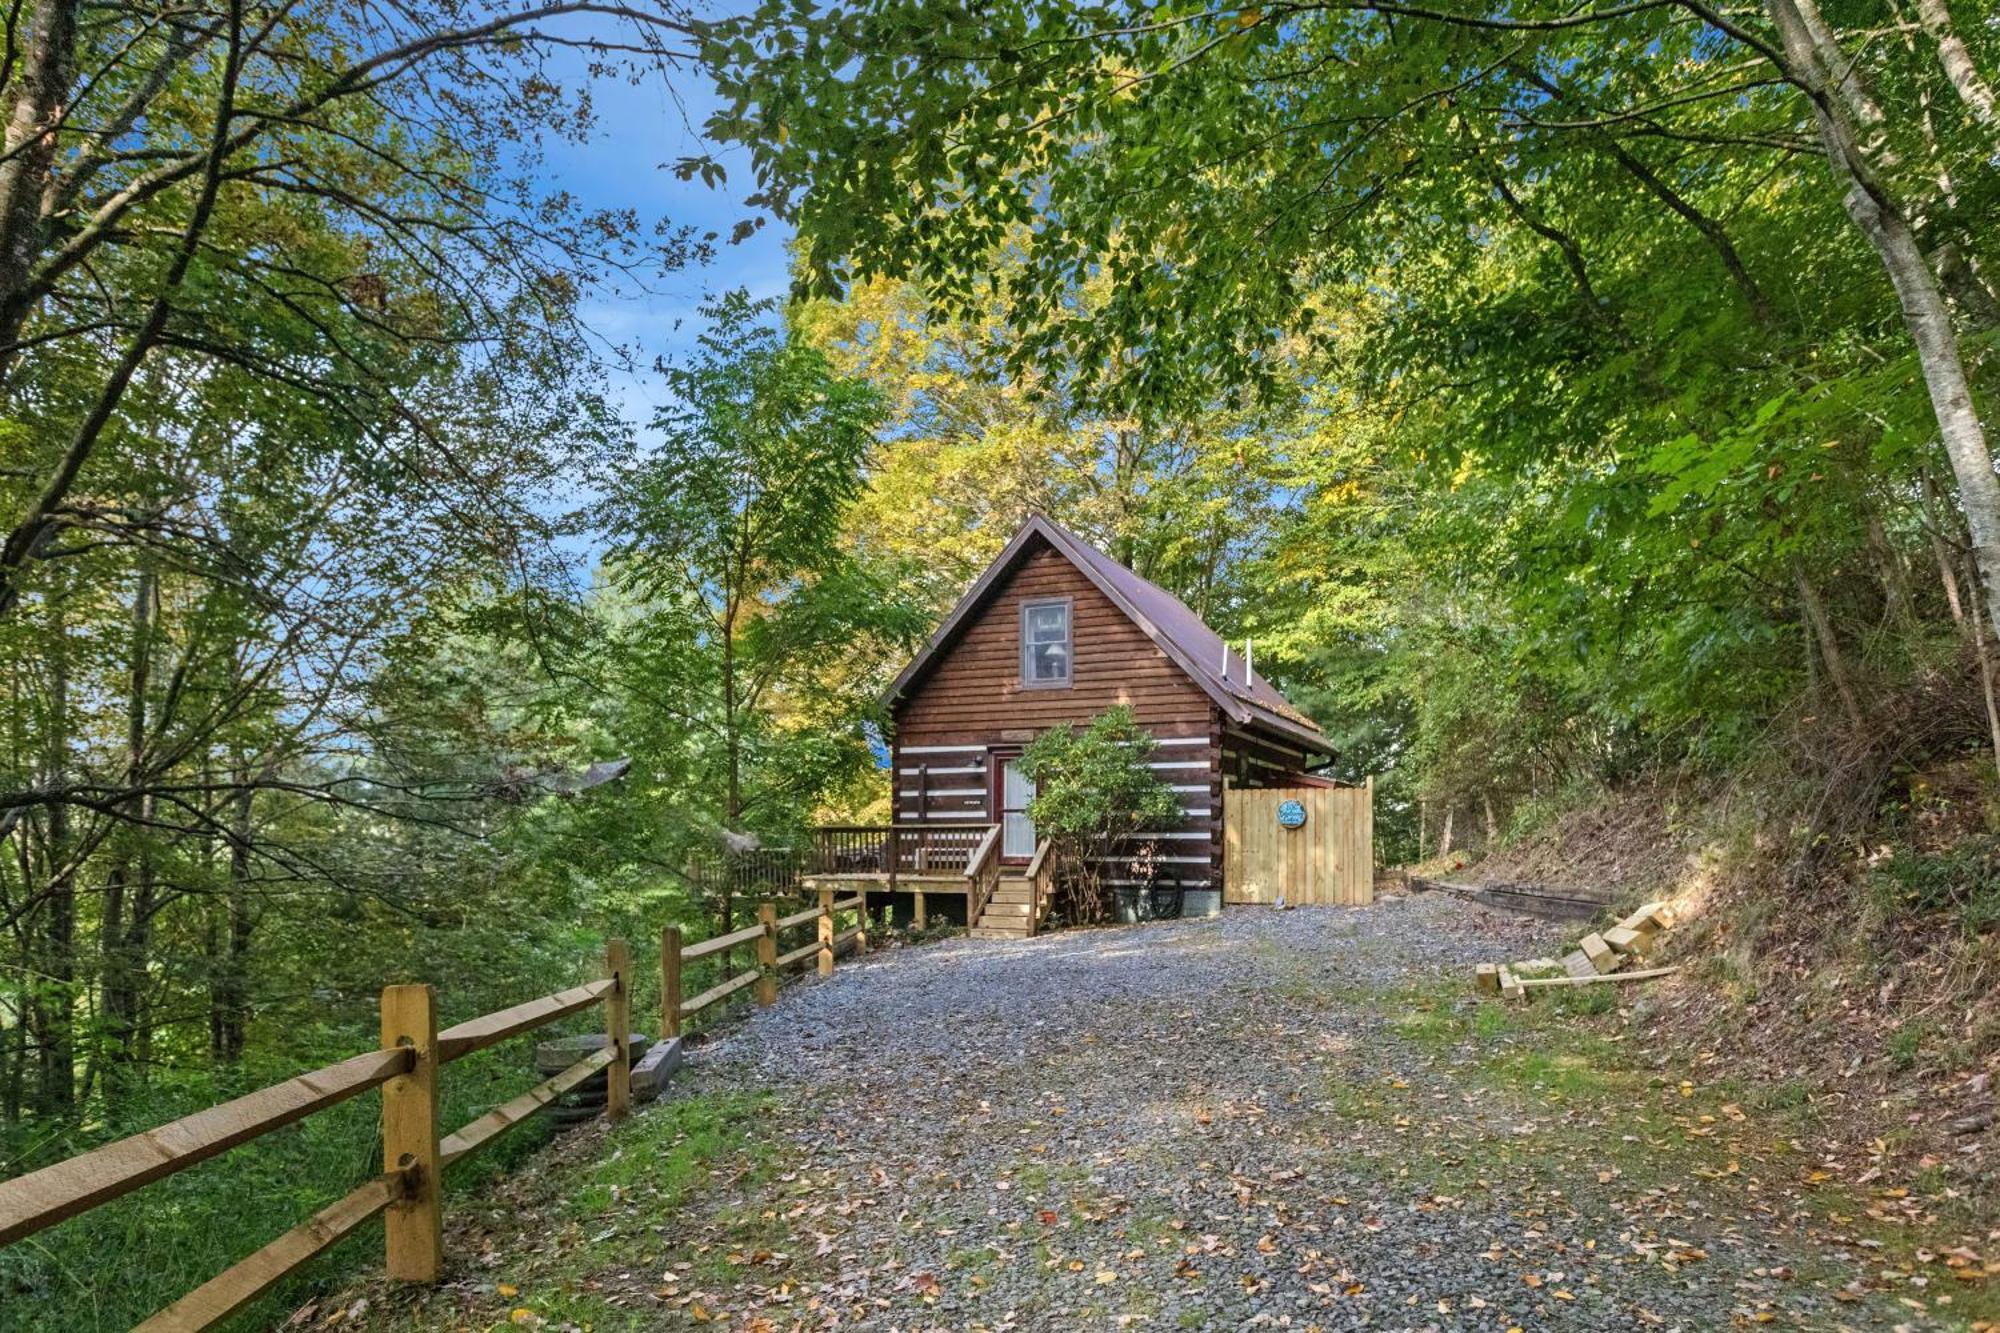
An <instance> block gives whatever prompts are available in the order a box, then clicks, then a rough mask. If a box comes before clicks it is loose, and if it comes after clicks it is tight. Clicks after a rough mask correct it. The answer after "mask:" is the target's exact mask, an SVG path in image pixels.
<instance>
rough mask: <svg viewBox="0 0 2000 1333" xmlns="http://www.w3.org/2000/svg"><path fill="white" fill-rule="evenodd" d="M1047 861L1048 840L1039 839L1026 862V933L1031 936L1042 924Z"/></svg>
mask: <svg viewBox="0 0 2000 1333" xmlns="http://www.w3.org/2000/svg"><path fill="white" fill-rule="evenodd" d="M1048 859H1049V840H1048V839H1047V838H1043V839H1041V840H1040V841H1039V842H1037V843H1036V844H1035V854H1034V856H1033V857H1032V858H1031V859H1030V860H1029V862H1028V933H1029V934H1030V935H1033V934H1034V933H1035V931H1036V930H1037V929H1038V928H1039V927H1040V926H1041V923H1042V896H1043V894H1042V890H1043V881H1044V880H1046V879H1047V878H1048V874H1047V869H1046V865H1045V863H1046V862H1047V861H1048Z"/></svg>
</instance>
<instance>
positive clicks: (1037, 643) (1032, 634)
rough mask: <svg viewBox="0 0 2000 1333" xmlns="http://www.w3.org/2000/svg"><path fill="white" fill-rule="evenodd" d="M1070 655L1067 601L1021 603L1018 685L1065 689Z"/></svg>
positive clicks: (1067, 682) (1068, 675) (1065, 599)
mask: <svg viewBox="0 0 2000 1333" xmlns="http://www.w3.org/2000/svg"><path fill="white" fill-rule="evenodd" d="M1071 655H1072V654H1071V644H1070V638H1069V599H1068V598H1064V599H1062V600H1061V601H1056V602H1025V603H1023V604H1022V606H1021V684H1022V685H1024V686H1040V687H1043V688H1053V687H1059V686H1064V685H1068V684H1069V677H1070V659H1071Z"/></svg>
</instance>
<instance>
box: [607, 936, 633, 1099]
mask: <svg viewBox="0 0 2000 1333" xmlns="http://www.w3.org/2000/svg"><path fill="white" fill-rule="evenodd" d="M604 963H605V966H606V967H607V968H608V969H609V970H610V972H611V992H610V994H608V995H606V996H605V997H604V1028H605V1034H606V1035H607V1036H609V1037H610V1038H611V1063H610V1064H608V1065H606V1066H605V1067H604V1113H605V1114H606V1115H608V1116H610V1117H611V1118H612V1119H613V1120H623V1119H624V1118H625V1117H626V1116H628V1115H630V1114H631V1113H632V950H631V949H630V948H628V947H626V944H625V941H624V940H611V941H610V942H608V943H607V944H606V945H605V946H604Z"/></svg>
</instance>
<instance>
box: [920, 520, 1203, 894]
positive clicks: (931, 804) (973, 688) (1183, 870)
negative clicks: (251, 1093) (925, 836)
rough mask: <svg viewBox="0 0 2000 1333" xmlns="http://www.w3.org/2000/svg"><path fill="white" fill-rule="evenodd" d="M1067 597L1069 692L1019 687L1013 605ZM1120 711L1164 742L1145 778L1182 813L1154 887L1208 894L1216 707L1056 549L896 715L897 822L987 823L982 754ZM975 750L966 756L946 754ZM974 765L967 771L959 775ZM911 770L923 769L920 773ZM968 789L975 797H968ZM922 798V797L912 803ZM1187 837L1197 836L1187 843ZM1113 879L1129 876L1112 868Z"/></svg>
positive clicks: (1031, 565) (986, 765) (1009, 588)
mask: <svg viewBox="0 0 2000 1333" xmlns="http://www.w3.org/2000/svg"><path fill="white" fill-rule="evenodd" d="M1058 597H1067V598H1069V599H1070V606H1071V611H1070V643H1071V647H1072V648H1073V650H1074V651H1075V654H1076V658H1075V662H1074V664H1073V668H1072V672H1071V683H1070V685H1069V687H1068V688H1067V689H1059V690H1051V689H1027V690H1024V689H1022V688H1021V682H1020V646H1021V640H1020V623H1021V603H1022V602H1023V601H1041V600H1043V599H1045V598H1058ZM1117 704H1125V705H1127V706H1128V707H1130V708H1131V709H1132V712H1133V716H1134V717H1136V718H1137V719H1138V721H1139V723H1140V725H1142V726H1144V727H1145V728H1146V729H1147V730H1148V731H1150V732H1152V733H1153V735H1154V736H1155V737H1157V738H1159V739H1161V740H1163V741H1172V742H1173V743H1172V744H1164V745H1161V746H1160V747H1159V748H1158V750H1156V751H1155V752H1154V754H1153V757H1152V762H1153V764H1154V765H1155V768H1154V773H1155V775H1156V776H1157V777H1158V778H1159V779H1160V781H1161V782H1163V783H1165V784H1167V785H1168V786H1169V787H1174V788H1178V789H1180V790H1177V791H1176V792H1175V796H1176V797H1177V798H1178V799H1179V801H1180V803H1181V808H1182V809H1184V810H1190V811H1199V812H1205V813H1197V814H1190V815H1189V816H1187V817H1186V818H1185V819H1183V820H1182V821H1180V822H1179V823H1177V824H1175V825H1173V826H1172V827H1171V828H1170V829H1168V830H1163V831H1165V832H1171V833H1173V834H1175V835H1176V836H1174V837H1169V838H1161V839H1159V840H1158V841H1159V853H1160V855H1161V856H1163V857H1172V858H1179V859H1174V860H1167V861H1163V862H1161V863H1160V866H1159V872H1160V878H1161V879H1162V880H1163V881H1165V882H1167V883H1180V884H1186V885H1189V886H1191V887H1192V886H1197V885H1199V886H1204V887H1205V886H1207V885H1209V884H1210V883H1212V882H1213V880H1214V876H1215V873H1216V870H1217V868H1218V867H1219V866H1220V865H1221V860H1220V858H1221V855H1222V780H1223V774H1222V771H1221V769H1220V768H1219V766H1218V763H1217V760H1218V758H1219V756H1220V754H1221V750H1220V746H1219V741H1220V734H1221V733H1220V730H1219V723H1218V718H1217V715H1216V712H1215V707H1214V705H1213V704H1212V703H1211V702H1210V700H1209V698H1208V696H1207V695H1205V694H1203V693H1202V692H1201V691H1200V690H1199V689H1198V688H1196V686H1195V685H1194V683H1193V682H1192V681H1190V680H1188V678H1187V677H1186V676H1185V675H1184V674H1183V673H1182V672H1181V669H1180V668H1179V667H1177V666H1175V665H1174V663H1173V662H1172V660H1171V659H1169V658H1168V657H1167V655H1166V654H1165V653H1163V652H1161V651H1160V650H1159V649H1158V648H1156V647H1155V646H1154V645H1153V642H1152V640H1150V639H1148V638H1147V637H1146V635H1145V634H1144V633H1143V632H1142V631H1141V630H1140V629H1139V627H1138V626H1137V625H1134V624H1133V623H1132V622H1131V621H1130V620H1128V619H1126V617H1125V614H1124V613H1123V612H1122V611H1120V610H1118V608H1117V607H1115V606H1113V605H1112V604H1111V601H1110V599H1109V598H1107V597H1105V596H1104V594H1102V593H1100V592H1099V591H1097V589H1096V587H1095V586H1094V585H1093V584H1092V583H1091V582H1090V580H1088V579H1086V578H1085V577H1084V576H1083V575H1082V574H1080V573H1078V572H1077V570H1076V568H1075V567H1074V566H1072V565H1071V564H1070V563H1069V562H1068V561H1067V560H1064V559H1063V558H1062V557H1061V556H1059V555H1056V554H1055V553H1054V552H1053V551H1049V550H1042V551H1039V552H1037V553H1035V554H1034V555H1031V556H1029V557H1028V558H1027V559H1026V560H1025V561H1023V562H1022V564H1021V567H1020V568H1019V569H1017V570H1016V571H1015V572H1014V574H1013V576H1012V577H1010V578H1009V579H1007V580H1006V581H1005V582H1004V583H1003V584H1002V585H1001V586H1000V587H999V588H998V589H996V590H995V592H994V595H993V598H992V600H990V601H989V602H988V603H987V604H986V606H985V607H984V608H983V609H982V610H981V611H980V612H979V613H978V614H977V615H976V616H974V617H973V618H972V620H971V621H970V622H969V623H968V624H967V626H966V627H965V629H964V631H963V632H962V633H961V634H960V636H959V638H958V640H957V642H955V643H953V644H950V645H948V646H947V647H945V648H944V649H942V650H940V651H939V653H938V654H937V656H936V657H935V658H934V659H933V660H932V665H931V669H930V670H929V671H928V672H926V673H925V674H924V676H923V678H922V679H921V680H919V681H917V682H916V684H915V685H914V686H912V687H911V692H910V694H909V696H908V697H907V698H905V699H903V700H901V701H899V702H898V705H897V708H896V726H895V733H894V734H895V740H894V744H893V745H892V747H891V751H890V756H891V763H892V764H893V765H894V769H895V792H896V802H895V809H896V818H897V819H898V820H899V821H907V822H910V823H916V822H919V821H924V822H936V823H957V822H960V821H965V822H974V821H975V820H989V821H990V820H991V819H992V818H994V816H993V813H992V809H991V801H990V800H989V799H988V795H987V793H988V792H989V791H990V790H991V783H992V777H991V767H990V765H991V763H992V759H991V752H992V751H993V750H995V749H1001V750H1018V749H1020V748H1021V747H1022V746H1024V745H1025V744H1026V743H1027V740H1028V739H1029V738H1030V737H1032V736H1035V735H1039V734H1040V733H1041V732H1043V731H1045V730H1047V729H1048V728H1049V727H1052V726H1055V725H1057V724H1058V723H1063V722H1069V723H1074V724H1078V725H1081V724H1083V723H1086V722H1088V721H1089V720H1090V719H1091V718H1093V717H1095V716H1096V715H1097V714H1099V713H1101V712H1103V711H1104V710H1105V709H1107V708H1110V707H1113V706H1114V705H1117ZM960 745H964V746H970V747H974V748H971V749H966V750H956V749H949V748H946V747H953V746H960ZM968 768H977V769H978V770H979V771H978V772H976V773H968V772H964V771H962V770H965V769H968ZM919 770H922V771H921V772H920V771H919ZM970 788H977V789H978V792H977V794H973V793H972V792H970V791H968V790H967V789H970ZM919 790H921V791H922V792H923V793H924V795H923V798H922V799H921V800H920V798H919V795H918V793H919ZM1187 834H1195V835H1198V836H1194V837H1188V836H1184V835H1187ZM1109 873H1110V876H1111V877H1112V878H1117V879H1127V878H1130V877H1131V876H1130V872H1129V871H1128V870H1126V869H1124V868H1122V867H1111V868H1109Z"/></svg>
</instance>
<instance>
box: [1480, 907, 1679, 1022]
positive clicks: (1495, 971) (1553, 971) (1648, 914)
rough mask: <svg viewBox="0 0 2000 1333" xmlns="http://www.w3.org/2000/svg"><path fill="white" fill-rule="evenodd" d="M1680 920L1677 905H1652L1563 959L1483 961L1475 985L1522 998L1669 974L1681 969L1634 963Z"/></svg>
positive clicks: (1581, 943) (1508, 997) (1588, 939)
mask: <svg viewBox="0 0 2000 1333" xmlns="http://www.w3.org/2000/svg"><path fill="white" fill-rule="evenodd" d="M1673 924H1674V913H1673V909H1672V908H1670V907H1668V906H1667V905H1666V904H1665V903H1647V904H1646V905H1645V906H1644V907H1641V908H1639V909H1638V910H1637V911H1634V912H1632V913H1631V914H1630V915H1628V916H1627V917H1625V919H1624V920H1622V921H1620V922H1619V923H1618V924H1617V925H1615V926H1613V927H1611V928H1610V929H1609V930H1606V931H1604V932H1603V933H1601V934H1600V933H1598V932H1596V931H1592V932H1591V933H1590V934H1588V935H1585V936H1584V937H1583V939H1582V940H1580V941H1579V942H1578V944H1577V947H1576V948H1575V949H1573V950H1571V951H1570V952H1569V953H1567V954H1564V955H1563V956H1562V957H1561V958H1530V959H1528V960H1526V961H1525V962H1519V963H1481V964H1480V965H1479V966H1478V967H1477V968H1476V969H1475V970H1474V972H1473V986H1474V988H1475V989H1477V990H1478V991H1480V992H1481V993H1482V994H1487V995H1498V996H1499V997H1500V998H1501V999H1503V1000H1520V999H1525V998H1526V997H1527V993H1528V992H1529V991H1531V990H1540V989H1545V988H1549V987H1557V986H1588V985H1592V984H1595V983H1599V982H1622V981H1646V980H1650V979H1651V978H1653V977H1664V976H1667V975H1668V974H1670V973H1673V972H1677V971H1679V970H1680V969H1679V968H1678V967H1677V966H1676V967H1631V966H1629V965H1630V964H1632V963H1635V962H1638V961H1641V960H1643V959H1644V958H1645V957H1646V955H1648V954H1650V953H1651V952H1652V951H1653V948H1654V945H1655V944H1656V943H1657V941H1658V939H1659V935H1660V933H1661V932H1662V931H1664V930H1667V929H1669V928H1671V927H1672V926H1673Z"/></svg>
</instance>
